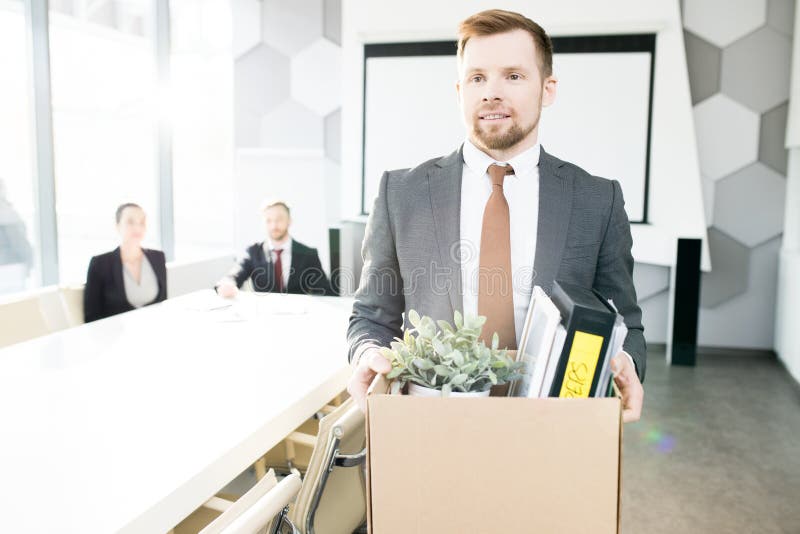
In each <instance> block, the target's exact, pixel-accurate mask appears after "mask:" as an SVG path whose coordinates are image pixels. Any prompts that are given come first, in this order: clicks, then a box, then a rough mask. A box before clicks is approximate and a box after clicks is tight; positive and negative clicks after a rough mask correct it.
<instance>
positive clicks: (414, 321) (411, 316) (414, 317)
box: [408, 310, 420, 328]
mask: <svg viewBox="0 0 800 534" xmlns="http://www.w3.org/2000/svg"><path fill="white" fill-rule="evenodd" d="M408 321H409V322H410V323H411V325H412V326H413V327H414V328H419V324H420V318H419V314H418V313H417V312H416V310H408Z"/></svg>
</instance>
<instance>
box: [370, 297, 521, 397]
mask: <svg viewBox="0 0 800 534" xmlns="http://www.w3.org/2000/svg"><path fill="white" fill-rule="evenodd" d="M408 320H409V322H410V323H411V325H412V326H413V328H409V329H407V330H406V331H405V332H404V335H403V339H400V338H395V340H394V341H392V343H391V348H388V347H384V348H382V349H381V353H382V354H383V356H384V357H386V358H387V359H388V360H389V361H390V362H391V364H392V370H391V371H390V372H389V373H388V374H387V378H389V379H393V380H394V382H392V393H397V392H399V391H400V390H401V389H402V388H403V387H404V386H405V385H406V384H408V386H409V387H408V393H409V395H414V396H425V397H431V396H442V397H448V396H450V397H484V396H488V395H489V391H490V389H491V388H492V386H498V385H503V384H506V383H508V382H511V381H513V380H517V379H518V378H521V376H522V375H521V374H520V373H519V370H520V369H521V368H522V366H523V363H522V362H517V361H515V360H514V358H513V357H512V355H511V354H509V352H510V351H508V350H506V349H500V348H499V347H498V345H499V339H498V336H497V333H496V332H495V333H494V335H493V336H492V344H491V346H488V347H487V346H486V344H485V343H484V342H483V341H482V340H479V338H480V335H481V329H482V328H483V324H484V323H485V322H486V317H483V316H477V317H475V316H469V315H468V316H467V317H462V316H461V314H460V313H459V312H458V311H456V312H455V314H454V316H453V322H454V325H455V326H453V325H451V324H450V323H448V322H447V321H442V320H440V321H438V322H435V321H434V320H433V319H432V318H430V317H427V316H424V317H420V316H419V314H418V313H417V312H416V311H414V310H410V311H409V312H408ZM437 324H438V327H439V328H438V329H437Z"/></svg>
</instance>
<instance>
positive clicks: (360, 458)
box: [331, 448, 367, 470]
mask: <svg viewBox="0 0 800 534" xmlns="http://www.w3.org/2000/svg"><path fill="white" fill-rule="evenodd" d="M366 459H367V449H366V448H365V449H363V450H362V451H361V452H359V453H358V454H339V450H338V449H337V450H336V452H335V453H334V456H333V464H332V465H331V470H332V469H333V468H334V467H356V466H359V465H361V464H363V463H364V461H365V460H366Z"/></svg>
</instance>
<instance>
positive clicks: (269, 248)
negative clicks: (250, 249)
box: [264, 237, 292, 252]
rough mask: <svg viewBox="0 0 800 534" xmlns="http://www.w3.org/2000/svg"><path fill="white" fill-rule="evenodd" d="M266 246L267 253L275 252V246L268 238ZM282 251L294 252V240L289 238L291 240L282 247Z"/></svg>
mask: <svg viewBox="0 0 800 534" xmlns="http://www.w3.org/2000/svg"><path fill="white" fill-rule="evenodd" d="M264 246H265V248H266V249H267V252H271V251H273V250H275V245H274V244H273V243H272V239H270V238H267V240H266V241H265V242H264ZM281 250H292V238H291V237H289V240H288V241H286V243H284V244H283V245H281Z"/></svg>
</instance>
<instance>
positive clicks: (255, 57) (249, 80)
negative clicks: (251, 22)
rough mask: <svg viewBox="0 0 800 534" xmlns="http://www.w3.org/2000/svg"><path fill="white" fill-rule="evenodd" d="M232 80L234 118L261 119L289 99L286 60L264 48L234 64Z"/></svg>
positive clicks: (263, 45) (254, 50)
mask: <svg viewBox="0 0 800 534" xmlns="http://www.w3.org/2000/svg"><path fill="white" fill-rule="evenodd" d="M234 76H235V80H234V92H235V98H236V108H237V115H239V111H243V112H245V113H252V114H254V115H257V116H261V115H263V114H264V113H266V112H268V111H269V110H271V109H273V108H274V107H275V106H277V105H278V104H280V103H281V102H282V101H284V100H286V99H288V98H289V59H288V58H287V57H286V56H284V55H282V54H281V53H280V52H278V51H277V50H275V49H273V48H270V47H269V46H267V45H265V44H261V45H259V46H257V47H256V48H254V49H253V50H251V51H250V52H248V53H247V54H245V55H243V56H242V57H240V58H239V59H237V60H236V62H235V64H234Z"/></svg>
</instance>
